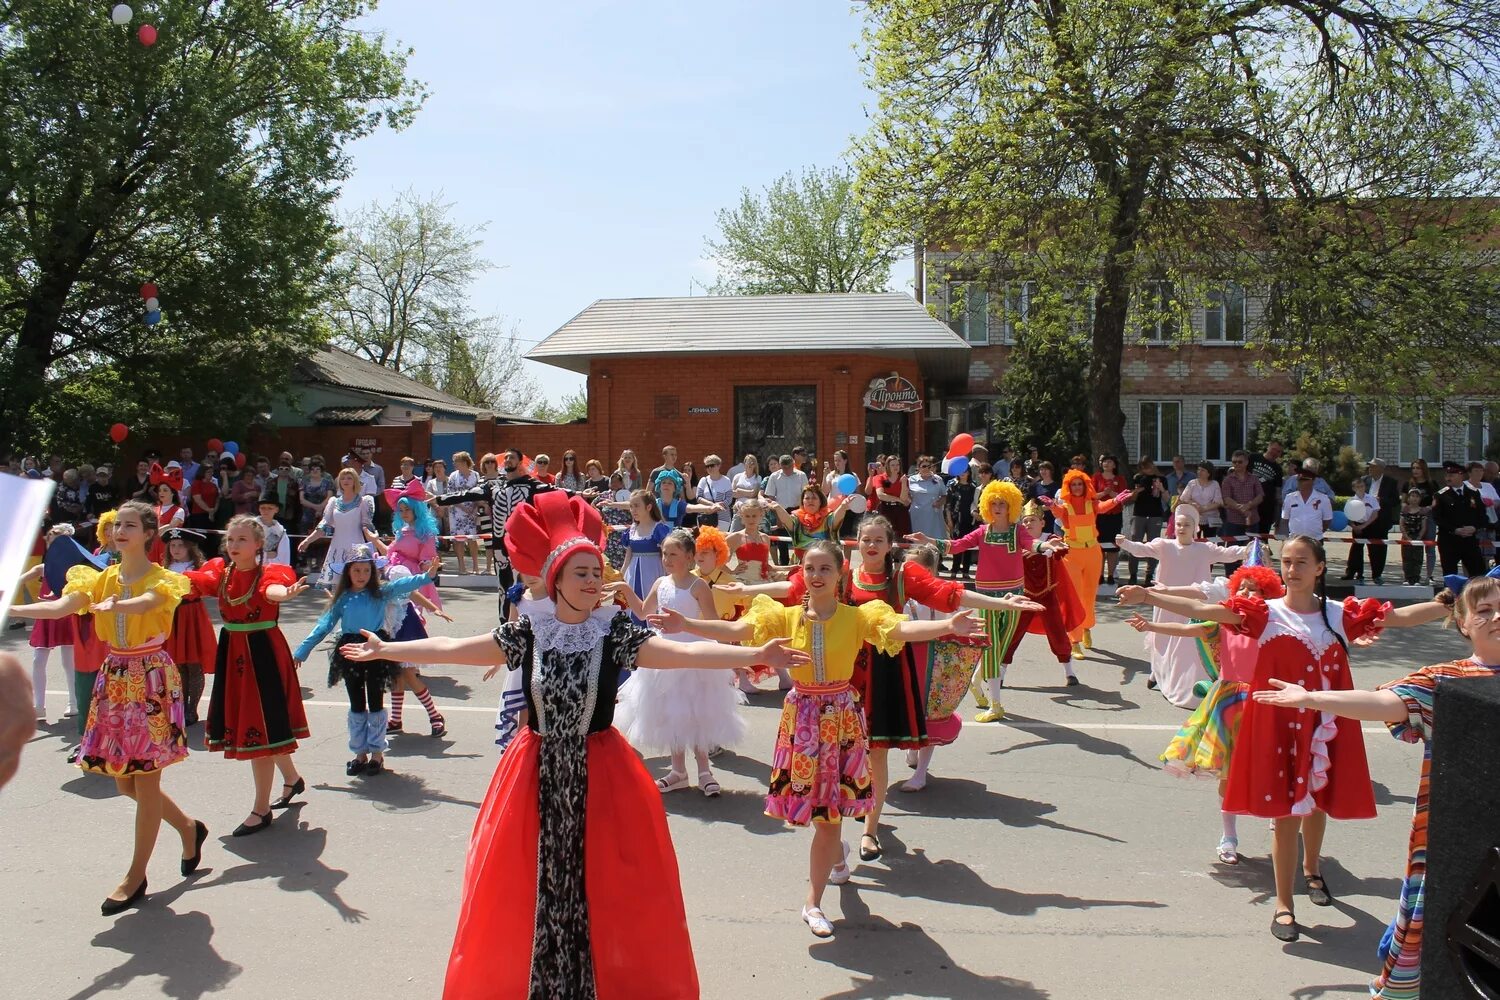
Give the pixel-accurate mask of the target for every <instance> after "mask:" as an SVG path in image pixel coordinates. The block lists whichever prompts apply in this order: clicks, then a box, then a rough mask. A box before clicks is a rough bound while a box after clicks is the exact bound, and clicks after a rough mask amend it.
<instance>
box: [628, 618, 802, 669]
mask: <svg viewBox="0 0 1500 1000" xmlns="http://www.w3.org/2000/svg"><path fill="white" fill-rule="evenodd" d="M725 624H729V623H727V622H726V623H725ZM788 641H789V640H787V639H772V640H771V641H770V642H768V643H766V644H765V645H764V646H726V645H722V644H720V643H712V644H710V643H706V642H692V643H688V642H673V641H671V640H670V639H663V638H661V637H660V636H652V637H651V638H650V639H647V640H646V641H645V643H644V644H643V645H642V646H641V648H640V650H639V651H638V652H637V653H636V654H635V663H636V666H638V667H648V668H651V669H654V670H725V669H730V670H748V669H749V668H751V667H754V666H756V665H758V664H761V665H765V666H770V667H785V668H791V667H797V666H801V665H802V664H804V663H807V662H809V661H810V660H811V659H812V657H810V656H808V654H806V653H804V652H803V651H802V650H800V649H789V648H788V647H787V642H788Z"/></svg>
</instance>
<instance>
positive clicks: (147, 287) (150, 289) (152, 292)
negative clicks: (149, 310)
mask: <svg viewBox="0 0 1500 1000" xmlns="http://www.w3.org/2000/svg"><path fill="white" fill-rule="evenodd" d="M141 298H143V299H154V298H156V286H155V285H153V284H152V283H151V282H149V281H148V282H146V283H145V284H144V285H142V286H141Z"/></svg>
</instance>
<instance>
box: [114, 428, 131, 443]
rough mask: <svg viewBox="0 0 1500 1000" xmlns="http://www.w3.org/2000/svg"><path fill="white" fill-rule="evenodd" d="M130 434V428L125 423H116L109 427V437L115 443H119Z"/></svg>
mask: <svg viewBox="0 0 1500 1000" xmlns="http://www.w3.org/2000/svg"><path fill="white" fill-rule="evenodd" d="M129 436H130V428H129V427H126V426H125V425H124V424H115V425H113V426H112V427H110V429H109V439H110V440H111V441H113V442H114V443H115V444H119V443H120V442H121V441H124V440H125V439H126V438H127V437H129Z"/></svg>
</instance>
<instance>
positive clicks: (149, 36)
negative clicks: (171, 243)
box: [135, 24, 156, 298]
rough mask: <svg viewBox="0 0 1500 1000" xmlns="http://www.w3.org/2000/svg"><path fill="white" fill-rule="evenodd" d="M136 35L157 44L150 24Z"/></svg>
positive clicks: (149, 42) (142, 42) (154, 31)
mask: <svg viewBox="0 0 1500 1000" xmlns="http://www.w3.org/2000/svg"><path fill="white" fill-rule="evenodd" d="M135 37H137V38H139V39H140V40H141V44H142V45H148V46H149V45H155V44H156V29H155V28H153V27H152V26H151V25H149V24H143V25H141V30H139V31H137V32H136V33H135ZM147 298H150V296H147Z"/></svg>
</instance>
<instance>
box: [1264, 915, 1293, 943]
mask: <svg viewBox="0 0 1500 1000" xmlns="http://www.w3.org/2000/svg"><path fill="white" fill-rule="evenodd" d="M1283 916H1286V917H1292V911H1291V910H1277V911H1276V913H1275V914H1274V915H1273V916H1272V917H1271V934H1272V936H1274V937H1275V938H1276V940H1278V941H1286V942H1287V943H1291V942H1293V941H1295V940H1297V935H1298V931H1297V918H1296V917H1292V922H1291V923H1289V924H1284V923H1282V922H1281V920H1280V918H1281V917H1283Z"/></svg>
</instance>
